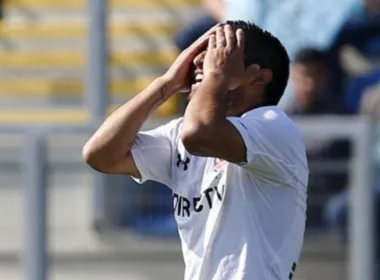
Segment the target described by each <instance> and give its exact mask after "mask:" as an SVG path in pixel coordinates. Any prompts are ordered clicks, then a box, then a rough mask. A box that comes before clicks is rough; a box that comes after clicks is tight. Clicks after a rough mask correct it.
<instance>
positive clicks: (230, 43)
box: [224, 24, 236, 49]
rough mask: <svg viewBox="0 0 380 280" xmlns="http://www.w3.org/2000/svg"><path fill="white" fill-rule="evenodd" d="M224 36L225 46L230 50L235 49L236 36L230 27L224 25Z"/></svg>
mask: <svg viewBox="0 0 380 280" xmlns="http://www.w3.org/2000/svg"><path fill="white" fill-rule="evenodd" d="M224 34H225V38H226V46H227V47H228V48H230V49H234V48H235V47H236V35H235V32H234V30H233V28H232V26H231V25H229V24H226V25H225V26H224Z"/></svg>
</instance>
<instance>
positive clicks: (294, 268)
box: [289, 263, 297, 280]
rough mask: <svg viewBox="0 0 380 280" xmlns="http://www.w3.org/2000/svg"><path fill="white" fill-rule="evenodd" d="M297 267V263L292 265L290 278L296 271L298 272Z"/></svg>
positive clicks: (290, 279)
mask: <svg viewBox="0 0 380 280" xmlns="http://www.w3.org/2000/svg"><path fill="white" fill-rule="evenodd" d="M296 268H297V264H296V263H293V265H292V271H291V272H290V274H289V280H292V279H293V276H294V273H295V272H296Z"/></svg>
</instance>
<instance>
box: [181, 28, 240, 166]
mask: <svg viewBox="0 0 380 280" xmlns="http://www.w3.org/2000/svg"><path fill="white" fill-rule="evenodd" d="M223 29H224V30H223ZM224 32H225V33H226V35H224ZM236 34H237V42H236V41H235V40H236V38H235V32H234V31H233V30H232V28H231V26H228V25H226V26H225V27H224V28H223V27H219V28H217V31H216V36H214V35H212V36H211V37H210V40H209V45H208V50H207V52H206V55H205V59H204V63H203V72H204V80H203V81H202V83H201V85H200V86H199V88H198V89H197V90H196V92H195V94H194V96H193V97H192V98H191V100H190V103H189V105H188V107H187V109H186V112H185V116H184V123H183V128H182V135H181V137H182V142H183V144H184V146H185V148H186V150H187V151H188V152H190V153H192V154H195V155H198V156H205V157H215V158H221V159H225V160H227V161H230V162H236V163H242V162H246V160H247V159H246V146H245V144H244V141H243V139H242V137H241V135H240V133H239V131H238V130H237V129H236V128H235V126H234V125H233V124H231V123H230V122H229V121H228V120H227V119H226V113H227V108H226V104H225V100H226V99H225V96H226V94H227V92H228V90H229V89H234V88H236V87H237V86H239V82H238V80H239V79H241V78H242V77H243V76H244V74H245V67H244V63H243V54H244V33H243V31H242V30H238V31H237V33H236ZM225 45H226V46H225ZM226 147H228V149H226Z"/></svg>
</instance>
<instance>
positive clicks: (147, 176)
mask: <svg viewBox="0 0 380 280" xmlns="http://www.w3.org/2000/svg"><path fill="white" fill-rule="evenodd" d="M177 124H178V120H174V121H171V122H169V123H167V124H165V125H162V126H159V127H157V128H155V129H152V130H148V131H140V132H138V133H137V135H136V139H135V142H134V144H133V146H132V149H131V154H132V157H133V159H134V161H135V164H136V167H137V169H138V170H139V172H140V175H141V178H134V177H132V179H134V180H135V181H136V182H137V183H140V184H142V183H144V182H146V181H148V180H152V181H156V182H159V183H162V184H164V185H167V186H170V185H171V183H172V172H171V166H172V153H173V146H174V144H173V142H174V139H175V137H176V136H175V135H176V130H177V128H176V127H177Z"/></svg>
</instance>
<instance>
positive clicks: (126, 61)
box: [0, 48, 177, 69]
mask: <svg viewBox="0 0 380 280" xmlns="http://www.w3.org/2000/svg"><path fill="white" fill-rule="evenodd" d="M176 56H177V50H175V49H174V48H173V49H166V50H163V51H160V50H157V51H151V52H121V53H111V54H110V55H109V63H110V64H111V65H119V66H120V67H121V66H123V65H125V66H128V67H134V66H140V65H143V64H145V65H147V64H148V65H167V66H168V65H170V64H171V63H172V62H173V61H174V60H175V58H176ZM85 62H86V54H85V52H84V50H83V51H82V52H70V51H66V52H64V51H61V52H54V51H50V52H38V51H35V52H33V51H4V50H3V51H0V66H1V67H2V68H7V69H19V68H24V69H46V68H49V69H52V68H83V67H84V65H85Z"/></svg>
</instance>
